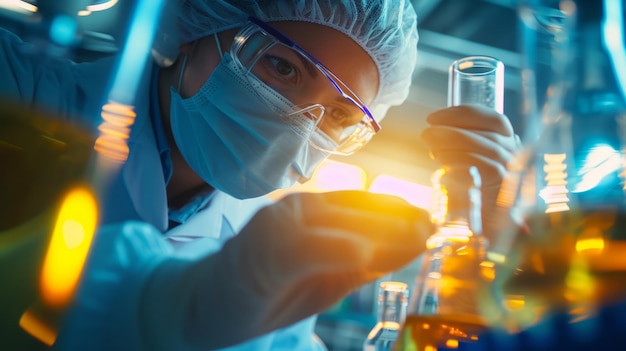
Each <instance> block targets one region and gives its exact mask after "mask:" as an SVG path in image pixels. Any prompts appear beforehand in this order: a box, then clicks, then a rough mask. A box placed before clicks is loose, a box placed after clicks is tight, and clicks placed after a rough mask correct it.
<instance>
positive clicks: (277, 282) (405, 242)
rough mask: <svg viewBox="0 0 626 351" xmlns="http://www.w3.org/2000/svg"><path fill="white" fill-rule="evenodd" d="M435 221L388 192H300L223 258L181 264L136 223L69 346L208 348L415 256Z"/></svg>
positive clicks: (106, 267) (112, 234) (108, 264)
mask: <svg viewBox="0 0 626 351" xmlns="http://www.w3.org/2000/svg"><path fill="white" fill-rule="evenodd" d="M431 233H432V226H431V224H430V216H429V214H428V213H427V212H426V211H424V210H422V209H419V208H416V207H413V206H411V205H409V204H408V203H407V202H406V201H404V200H402V199H400V198H397V197H393V196H389V195H380V194H371V193H366V192H355V191H342V192H333V193H322V194H293V195H289V196H287V197H285V198H284V199H282V200H280V201H278V202H276V203H274V204H272V205H270V206H267V207H265V208H263V209H261V210H260V211H259V212H258V213H257V214H256V215H255V216H254V217H253V218H252V219H251V220H250V222H249V223H248V224H247V225H246V226H245V227H244V229H243V230H242V231H241V232H240V233H239V235H237V236H235V237H234V238H232V239H230V240H229V241H228V242H226V244H225V245H224V247H223V248H222V250H221V251H219V252H218V253H215V254H212V255H209V256H206V257H202V258H200V259H199V260H190V259H182V258H180V257H175V256H174V255H173V254H172V253H171V251H170V250H168V249H167V248H166V247H163V246H164V244H163V243H162V242H160V241H156V242H155V240H156V234H158V233H156V230H154V228H152V227H150V226H147V225H144V224H138V223H130V224H125V225H123V226H119V227H112V228H106V229H104V230H103V231H102V232H101V233H100V234H99V235H98V240H97V242H96V246H95V247H94V251H93V252H94V254H93V255H91V258H90V264H89V266H88V268H87V273H86V275H85V280H84V282H83V283H82V288H81V291H80V293H79V297H78V303H77V307H76V308H75V309H74V310H73V312H72V314H71V315H70V318H69V319H68V322H67V323H66V325H65V332H64V333H63V334H62V337H61V341H62V342H60V346H61V347H60V348H59V349H61V350H73V349H74V348H73V347H76V346H80V347H82V349H89V350H113V349H115V350H177V351H183V350H210V349H216V348H221V347H226V346H229V345H233V344H236V343H240V342H243V341H246V340H249V339H251V338H254V337H256V336H260V335H263V334H265V333H268V332H270V331H273V330H276V329H279V328H282V327H285V326H288V325H291V324H293V323H295V322H298V321H300V320H302V319H304V318H306V317H309V316H311V315H314V314H316V313H319V312H322V311H324V310H325V309H327V308H329V307H330V306H332V305H333V304H335V303H336V302H338V301H339V300H340V299H341V298H343V297H344V296H345V295H347V294H348V293H350V292H351V291H353V290H354V289H356V288H358V287H360V286H361V285H363V284H366V283H369V282H371V281H373V280H374V279H376V278H378V277H380V276H382V275H385V274H387V273H390V272H391V271H394V270H398V269H400V268H402V267H403V266H404V265H406V264H408V263H409V262H411V261H412V260H414V259H415V258H416V257H417V256H418V255H419V254H420V253H421V252H422V251H423V248H424V243H425V240H426V238H427V237H428V236H429V235H430V234H431Z"/></svg>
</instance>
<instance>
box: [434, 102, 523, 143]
mask: <svg viewBox="0 0 626 351" xmlns="http://www.w3.org/2000/svg"><path fill="white" fill-rule="evenodd" d="M426 121H427V122H428V123H429V124H430V125H433V126H436V125H446V126H450V127H456V128H462V129H469V130H475V131H487V132H494V133H497V134H501V135H503V136H507V137H510V136H513V135H515V133H514V131H513V126H512V125H511V122H510V121H509V120H508V118H507V117H506V116H504V115H501V114H499V113H497V112H496V111H494V110H493V109H490V108H486V107H481V106H454V107H448V108H445V109H441V110H437V111H435V112H433V113H432V114H430V115H429V116H428V117H427V119H426Z"/></svg>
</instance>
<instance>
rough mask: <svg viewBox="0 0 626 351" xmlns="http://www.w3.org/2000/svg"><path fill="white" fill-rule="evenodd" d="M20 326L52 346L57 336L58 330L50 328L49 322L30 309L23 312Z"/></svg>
mask: <svg viewBox="0 0 626 351" xmlns="http://www.w3.org/2000/svg"><path fill="white" fill-rule="evenodd" d="M20 327H22V329H24V330H26V331H27V332H28V333H29V334H30V335H32V336H34V337H35V338H37V339H38V340H39V341H41V342H43V343H44V344H46V345H48V346H52V344H54V341H55V340H56V338H57V333H56V331H54V330H53V329H52V328H50V326H49V325H48V324H47V323H45V322H44V321H42V320H40V319H39V318H37V315H36V314H35V313H33V312H32V311H31V310H30V309H29V310H26V312H24V314H22V317H21V318H20Z"/></svg>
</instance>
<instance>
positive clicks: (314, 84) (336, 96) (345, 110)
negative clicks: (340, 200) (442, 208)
mask: <svg viewBox="0 0 626 351" xmlns="http://www.w3.org/2000/svg"><path fill="white" fill-rule="evenodd" d="M248 21H249V22H250V23H249V24H248V25H247V26H246V27H244V28H243V29H242V30H241V31H239V33H238V34H237V35H236V36H235V39H234V41H233V44H232V46H231V55H232V56H233V59H234V61H235V62H237V63H238V64H240V65H241V66H242V67H243V68H244V69H245V70H246V71H247V72H249V73H251V74H252V75H254V76H256V77H257V78H258V79H260V80H261V81H262V82H263V83H265V84H266V85H268V86H269V87H271V88H272V89H273V90H275V91H276V92H278V93H279V94H280V95H282V96H283V97H285V98H286V99H288V100H289V101H290V102H291V103H292V104H294V105H295V106H298V107H299V108H301V109H299V110H298V111H297V112H294V113H293V114H295V113H302V111H306V113H305V114H304V115H306V116H307V117H308V118H310V119H313V120H314V124H315V128H314V129H313V130H312V135H311V137H310V138H309V143H310V144H311V145H312V146H313V147H315V148H317V149H320V150H322V151H325V152H329V153H332V154H340V155H349V154H352V153H354V152H355V151H357V150H359V149H360V148H361V147H363V146H364V145H365V144H367V142H368V141H369V140H370V139H371V138H372V137H373V136H374V135H375V134H376V133H377V132H378V131H379V130H380V125H379V124H378V122H376V120H375V119H374V117H373V116H372V113H371V112H370V110H369V109H368V108H367V106H366V105H365V104H364V103H363V102H362V101H361V99H360V98H359V97H358V96H357V95H356V94H355V93H354V92H352V90H350V88H348V86H347V85H346V84H345V83H344V82H342V81H341V79H339V78H338V77H337V76H336V75H335V74H334V73H333V72H331V71H330V69H328V68H327V67H326V66H324V64H323V63H322V62H320V61H319V60H318V59H316V58H315V57H313V55H311V54H309V53H308V52H306V51H305V50H304V49H303V48H301V47H300V46H299V45H298V44H296V43H295V42H294V41H293V40H291V39H289V38H288V37H287V36H286V35H284V34H283V33H281V32H280V31H278V30H277V29H276V28H273V27H271V26H270V25H268V24H267V23H265V22H263V21H261V20H260V19H258V18H256V17H249V18H248ZM321 89H322V90H323V91H324V92H326V93H328V94H326V96H327V98H325V99H324V101H327V102H321V101H316V100H317V99H319V96H321V95H323V94H320V91H322V90H321Z"/></svg>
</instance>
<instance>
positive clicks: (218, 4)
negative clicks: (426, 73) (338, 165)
mask: <svg viewBox="0 0 626 351" xmlns="http://www.w3.org/2000/svg"><path fill="white" fill-rule="evenodd" d="M179 11H180V13H179V16H178V20H179V22H178V26H179V30H180V33H179V35H180V37H179V38H178V40H179V44H180V43H187V42H190V41H193V40H196V39H199V38H202V37H204V36H207V35H211V34H214V33H218V32H221V31H224V30H228V29H232V28H238V27H242V26H244V25H245V24H246V23H247V18H248V16H255V17H258V18H260V19H261V20H263V21H266V22H272V21H305V22H311V23H317V24H321V25H324V26H327V27H330V28H333V29H336V30H338V31H339V32H341V33H343V34H345V35H347V36H348V37H350V38H351V39H353V40H354V41H355V42H356V43H357V44H358V45H360V46H361V47H362V48H363V49H364V50H365V51H366V52H367V53H368V54H369V56H370V57H371V58H372V59H373V61H374V63H375V64H376V67H377V68H378V73H379V77H380V85H379V89H378V92H377V95H376V98H375V99H374V101H373V102H372V103H371V104H370V108H371V109H372V112H373V114H374V116H375V117H376V119H378V120H380V119H382V118H383V117H384V115H385V113H386V112H387V109H388V108H389V107H390V106H394V105H399V104H401V103H403V102H404V101H405V100H406V98H407V96H408V93H409V87H410V85H411V76H412V73H413V69H414V66H415V60H416V54H417V39H418V35H417V18H416V14H415V11H414V9H413V7H412V5H411V2H410V0H289V1H287V0H284V1H283V0H275V1H270V0H184V1H183V3H182V7H181V8H180V9H179Z"/></svg>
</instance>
